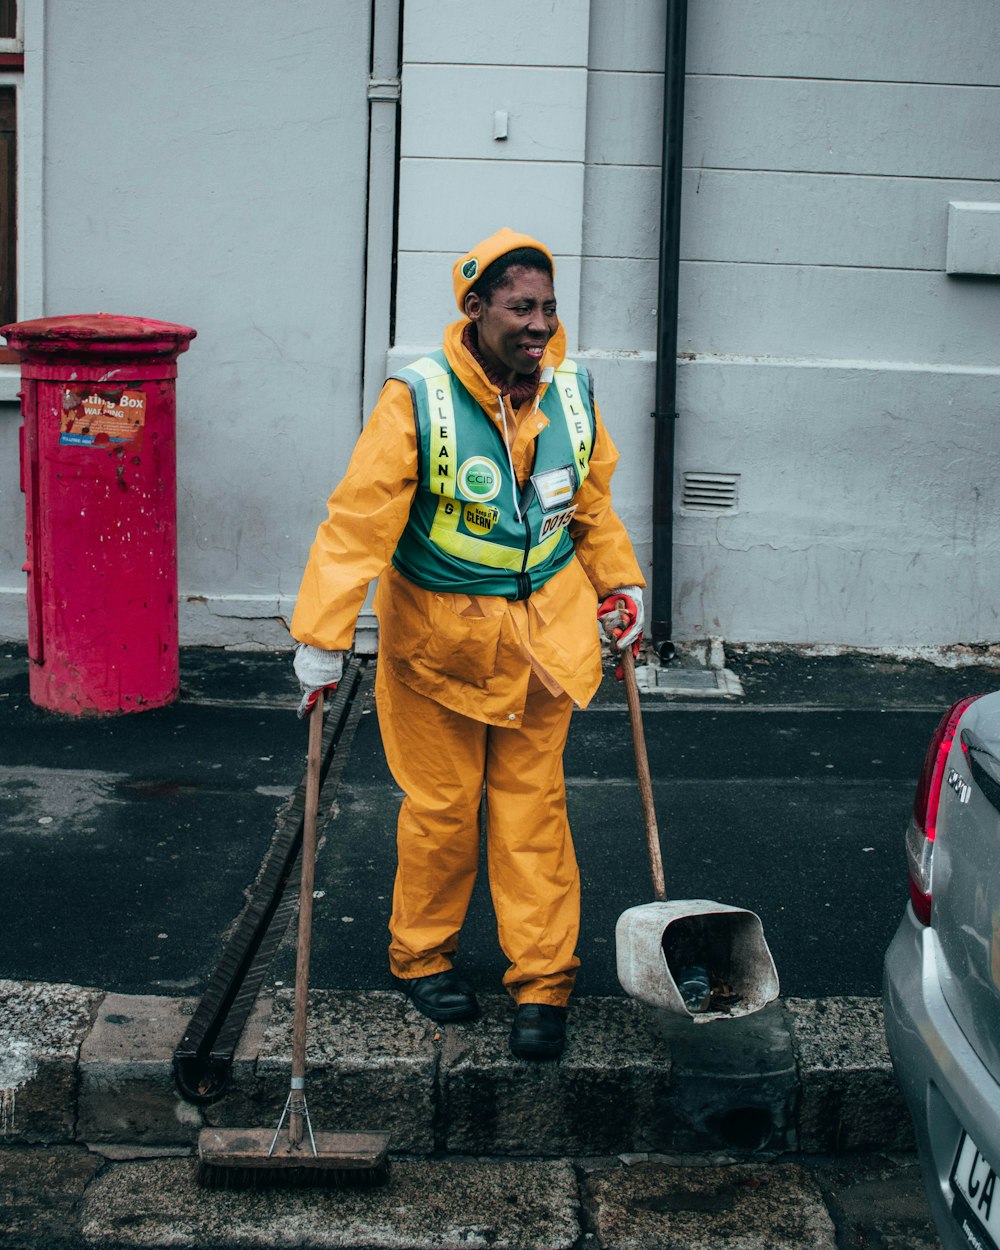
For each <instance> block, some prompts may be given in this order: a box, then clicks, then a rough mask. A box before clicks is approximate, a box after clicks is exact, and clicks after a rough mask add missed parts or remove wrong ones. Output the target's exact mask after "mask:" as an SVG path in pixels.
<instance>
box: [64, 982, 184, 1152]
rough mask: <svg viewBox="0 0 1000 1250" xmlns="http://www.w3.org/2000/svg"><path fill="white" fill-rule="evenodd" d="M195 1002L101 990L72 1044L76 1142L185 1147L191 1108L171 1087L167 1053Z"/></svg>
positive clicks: (170, 1068)
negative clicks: (82, 1033)
mask: <svg viewBox="0 0 1000 1250" xmlns="http://www.w3.org/2000/svg"><path fill="white" fill-rule="evenodd" d="M196 1005H197V1000H195V999H188V998H164V997H162V996H154V995H149V994H108V995H107V996H106V997H105V999H104V1001H103V1002H102V1003H101V1006H100V1010H99V1011H98V1013H97V1019H96V1021H95V1022H94V1026H93V1028H92V1029H91V1031H90V1033H89V1034H88V1035H87V1037H86V1038H85V1040H84V1042H83V1045H82V1046H81V1047H80V1083H79V1102H78V1111H79V1114H78V1119H77V1128H76V1136H77V1138H78V1139H79V1140H80V1141H85V1142H88V1143H91V1142H92V1143H98V1142H133V1143H144V1142H150V1143H156V1144H158V1145H171V1144H186V1145H190V1144H191V1143H192V1142H193V1141H194V1140H195V1139H196V1138H197V1135H198V1130H199V1129H200V1128H201V1126H202V1123H203V1121H202V1117H201V1113H200V1112H199V1110H198V1108H197V1107H194V1106H192V1105H191V1104H190V1103H188V1102H185V1101H184V1099H182V1098H181V1096H180V1095H179V1094H178V1092H177V1089H176V1087H175V1085H174V1075H173V1054H174V1048H175V1047H176V1046H177V1042H178V1040H179V1039H180V1038H181V1037H182V1036H183V1033H184V1030H185V1028H186V1027H187V1024H188V1022H189V1020H190V1017H191V1015H192V1014H193V1012H194V1009H195V1007H196Z"/></svg>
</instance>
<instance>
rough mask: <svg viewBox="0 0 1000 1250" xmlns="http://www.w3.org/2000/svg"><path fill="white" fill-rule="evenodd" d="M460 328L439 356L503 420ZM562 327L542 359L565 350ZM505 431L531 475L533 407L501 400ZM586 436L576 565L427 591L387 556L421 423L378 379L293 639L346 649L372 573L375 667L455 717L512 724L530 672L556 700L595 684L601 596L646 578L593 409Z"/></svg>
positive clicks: (395, 390)
mask: <svg viewBox="0 0 1000 1250" xmlns="http://www.w3.org/2000/svg"><path fill="white" fill-rule="evenodd" d="M467 324H468V322H467V321H466V319H464V318H463V319H461V320H459V321H456V322H454V323H453V324H452V325H450V326H448V328H447V329H446V331H445V336H444V351H445V355H446V357H447V359H448V363H449V364H450V365H451V367H452V369H453V370H454V371H455V373H456V374H457V376H458V378H459V380H460V381H461V383H462V384H463V385H464V386H465V387H466V389H467V390H468V391H469V392H470V394H472V395H473V396H474V398H475V399H476V400H477V401H478V402H479V404H480V405H481V406H482V409H483V416H484V420H487V421H491V422H493V424H494V425H495V426H497V427H498V429H499V430H500V434H501V437H503V428H502V424H501V421H500V416H499V411H498V406H497V394H498V392H497V387H496V386H495V385H494V384H493V383H492V382H490V381H489V380H488V379H487V377H486V374H485V373H484V372H483V370H482V368H481V367H480V365H479V364H478V362H477V361H476V360H475V359H474V358H473V356H472V355H471V354H470V353H469V351H468V350H467V349H466V348H465V346H464V345H463V343H462V333H463V330H464V329H465V326H466V325H467ZM565 348H566V335H565V332H564V330H563V328H562V326H561V325H560V326H559V328H558V330H557V332H556V334H555V335H554V336H553V338H552V339H551V340H550V341H549V343H548V346H547V347H546V351H545V355H544V357H543V359H542V361H541V365H542V367H543V368H544V366H546V365H551V366H552V367H553V368H554V367H555V366H557V365H558V364H559V363H560V362H561V361H562V359H563V357H564V355H565ZM503 402H504V406H505V409H506V413H507V423H508V429H509V431H510V433H511V437H512V440H513V441H512V446H511V458H512V460H513V464H514V470H515V473H516V474H517V478H518V481H519V483H520V484H521V485H522V486H523V485H524V484H525V482H526V481H527V479H528V477H529V476H530V474H531V472H532V466H533V463H534V454H535V439H536V437H537V435H538V432H539V429H540V428H541V426H540V424H539V423H540V422H541V423H544V424H547V419H546V418H545V417H544V415H543V414H542V413H541V412H535V410H534V401H533V400H531V401H529V402H527V403H525V404H523V405H522V406H521V407H520V408H519V409H518V410H517V411H516V412H515V411H514V410H513V409H512V408H511V405H510V400H509V399H508V398H507V397H506V396H504V397H503ZM595 417H596V437H595V440H594V447H593V452H592V454H591V459H590V473H589V475H588V477H587V479H586V480H585V481H584V483H583V485H582V486H581V487H580V489H579V491H578V492H577V495H576V497H575V500H574V502H575V503H576V504H577V510H576V513H575V515H574V518H573V521H572V523H571V525H570V534H571V536H572V538H573V541H574V544H575V548H576V559H574V560H572V561H571V562H570V563H569V564H568V565H567V566H566V567H565V568H564V569H562V570H561V571H560V572H558V573H557V574H556V575H555V576H554V577H552V578H551V579H550V580H549V581H548V582H546V583H545V585H544V586H542V587H540V588H539V589H538V590H536V591H535V592H534V593H533V594H532V595H531V596H530V597H529V598H528V599H525V600H520V601H511V600H507V599H502V598H497V597H495V596H489V595H472V596H470V595H464V594H450V593H437V592H434V591H431V590H425V589H423V588H422V587H420V586H417V585H415V584H414V583H412V582H410V581H408V580H407V579H405V578H404V577H403V576H402V575H401V574H400V573H398V572H397V571H396V569H395V568H393V567H392V565H391V564H390V561H391V559H392V555H393V552H394V551H395V549H396V544H397V542H398V541H399V538H400V535H401V534H402V532H403V529H404V527H405V525H406V522H407V518H408V516H409V511H410V506H411V503H412V500H413V496H414V492H415V490H416V488H417V480H418V477H417V475H418V460H417V430H416V422H415V420H414V414H413V403H412V400H411V397H410V392H409V389H408V388H407V386H406V384H405V383H404V382H401V381H398V380H394V379H390V380H389V381H388V382H386V384H385V387H384V388H383V391H382V394H381V396H380V398H379V401H378V403H377V404H376V406H375V409H374V411H373V413H372V415H371V419H370V420H369V422H368V424H367V425H366V427H365V429H364V431H363V432H362V434H361V437H360V439H359V440H358V443H357V446H356V448H355V450H354V454H353V456H352V457H351V461H350V464H349V465H348V468H347V473H346V474H345V476H344V478H343V480H342V481H341V483H340V485H339V486H338V487H337V488H336V490H335V491H334V492H333V494H332V495H331V497H330V500H329V504H328V516H327V519H326V520H325V521H324V522H323V523H322V524H321V525H320V527H319V530H318V532H317V534H316V539H315V542H314V543H313V545H312V549H311V551H310V553H309V561H308V564H307V566H306V570H305V573H304V575H303V578H302V585H301V588H300V590H299V597H298V601H297V604H296V607H295V612H294V615H293V617H292V622H291V633H292V636H293V637H294V638H296V639H297V640H298V641H299V642H305V643H309V644H311V645H312V646H314V647H320V648H322V649H324V650H327V651H347V650H349V649H350V647H351V645H352V641H353V638H354V630H355V624H356V621H357V616H358V613H359V612H360V610H361V607H362V605H363V603H364V600H365V595H366V593H367V588H368V585H369V583H370V582H371V581H372V580H373V579H374V578H376V577H379V578H380V580H379V586H378V590H377V592H376V595H375V612H376V615H377V616H378V619H379V663H380V664H383V665H386V666H387V667H388V668H389V669H390V670H391V671H392V673H393V675H394V676H395V677H396V678H397V679H398V680H399V681H400V682H402V683H403V684H404V685H405V686H408V687H409V688H410V689H412V690H414V691H416V692H417V693H418V694H421V695H423V696H425V697H427V698H429V699H432V700H434V701H435V702H437V703H440V704H442V705H443V706H444V707H447V708H450V709H451V710H452V711H455V712H459V713H460V714H462V715H464V716H468V717H471V718H472V719H474V720H478V721H483V722H485V723H487V724H491V725H497V726H517V725H519V724H520V722H521V718H522V716H523V713H524V705H525V696H526V694H527V691H528V683H529V680H530V678H531V675H532V672H534V673H535V674H536V677H537V679H538V680H540V681H541V682H542V683H543V685H544V686H546V687H547V688H548V689H549V690H550V691H551V692H552V693H553V694H555V693H558V692H559V691H565V692H566V693H567V694H568V695H570V696H571V698H572V699H573V700H574V701H575V702H576V703H577V704H579V705H580V706H581V707H585V706H586V705H587V703H589V701H590V699H591V698H592V697H593V694H594V692H595V691H596V690H597V687H598V685H599V684H600V680H601V655H600V642H599V636H598V627H597V623H596V610H597V602H598V597H601V598H603V597H604V596H606V595H608V594H610V593H611V591H612V590H614V589H615V588H617V587H619V586H628V585H632V586H643V585H645V582H644V579H643V576H642V573H641V571H640V569H639V565H638V563H637V561H636V559H635V555H634V554H633V551H632V546H631V543H630V542H629V539H628V535H627V534H626V532H625V528H624V526H623V525H622V523H621V521H620V520H619V518H618V516H617V515H616V513H615V512H614V510H613V509H612V507H611V492H610V484H611V475H612V473H613V471H614V468H615V465H616V463H617V461H618V452H617V450H616V448H615V446H614V443H613V442H612V441H611V437H610V435H609V434H608V432H607V430H606V429H605V427H604V424H603V422H602V420H601V416H600V412H599V411H598V410H597V406H596V404H595Z"/></svg>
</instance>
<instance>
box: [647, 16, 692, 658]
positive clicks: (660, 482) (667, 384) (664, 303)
mask: <svg viewBox="0 0 1000 1250" xmlns="http://www.w3.org/2000/svg"><path fill="white" fill-rule="evenodd" d="M686 44H687V0H667V42H666V57H665V60H664V65H663V166H662V171H661V184H660V263H659V281H658V294H657V300H656V309H657V315H656V411H655V412H654V413H653V419H654V421H655V423H656V424H655V426H654V428H653V598H652V605H651V608H652V611H651V613H650V615H651V634H652V641H653V650H654V651H655V653H656V655H657V656H658V658H659V659H660V660H661V661H663V662H666V661H668V660H672V659H673V658H674V644H673V642H672V640H671V634H672V633H673V606H672V605H673V591H674V578H673V546H674V423H675V422H676V420H677V276H678V270H679V268H680V251H681V174H682V158H683V146H684V74H685V52H686Z"/></svg>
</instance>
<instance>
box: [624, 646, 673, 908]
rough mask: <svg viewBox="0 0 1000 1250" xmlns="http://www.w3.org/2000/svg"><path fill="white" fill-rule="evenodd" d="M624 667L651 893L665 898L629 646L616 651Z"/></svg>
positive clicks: (632, 659) (633, 668) (658, 837)
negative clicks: (650, 878)
mask: <svg viewBox="0 0 1000 1250" xmlns="http://www.w3.org/2000/svg"><path fill="white" fill-rule="evenodd" d="M619 654H620V656H621V661H622V668H623V669H624V671H625V696H626V698H627V699H628V716H629V720H630V721H631V722H632V742H633V745H634V746H635V768H636V772H637V773H638V776H639V795H640V797H641V798H642V814H643V816H644V817H645V821H646V850H647V851H648V852H649V871H650V873H651V874H652V877H653V897H654V898H655V899H656V901H657V902H658V903H662V902H665V901H666V897H667V886H666V882H665V881H664V878H663V856H662V855H661V853H660V831H659V829H658V828H657V824H656V810H655V808H654V807H653V782H652V778H651V777H650V775H649V757H648V756H647V754H646V735H645V733H644V732H643V728H642V710H641V709H640V707H639V683H638V682H637V681H636V679H635V657H634V656H633V655H632V648H631V647H626V648H625V650H624V651H621V652H619Z"/></svg>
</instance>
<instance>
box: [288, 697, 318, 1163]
mask: <svg viewBox="0 0 1000 1250" xmlns="http://www.w3.org/2000/svg"><path fill="white" fill-rule="evenodd" d="M322 744H323V691H322V690H321V691H320V692H319V694H317V696H316V702H315V703H314V704H313V708H312V712H311V713H310V714H309V749H308V754H307V756H306V806H305V812H304V813H303V817H302V855H301V860H302V869H301V876H300V878H299V940H298V943H297V944H296V947H295V1015H294V1017H293V1020H292V1092H291V1101H290V1103H289V1115H288V1141H289V1143H290V1144H291V1145H292V1146H297V1145H299V1143H300V1142H301V1141H302V1133H303V1120H304V1116H303V1107H304V1105H305V1075H306V1013H307V1010H308V1006H309V952H310V946H311V944H312V913H313V885H314V882H315V878H316V872H315V869H316V816H317V813H318V811H319V770H320V754H321V748H322Z"/></svg>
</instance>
